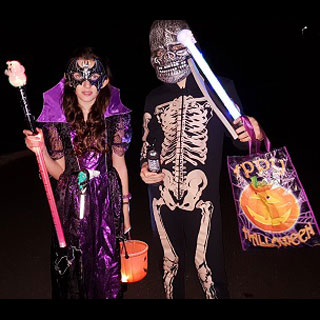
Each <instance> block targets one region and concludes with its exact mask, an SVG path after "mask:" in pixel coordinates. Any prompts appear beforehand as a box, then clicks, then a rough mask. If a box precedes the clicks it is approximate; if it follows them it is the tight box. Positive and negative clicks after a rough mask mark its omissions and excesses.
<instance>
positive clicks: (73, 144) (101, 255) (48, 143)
mask: <svg viewBox="0 0 320 320" xmlns="http://www.w3.org/2000/svg"><path fill="white" fill-rule="evenodd" d="M130 113H131V110H129V109H128V108H126V107H125V106H124V105H123V104H122V102H121V99H120V91H119V89H117V88H115V87H113V86H111V85H110V70H109V68H108V66H107V65H104V64H103V63H102V60H101V59H100V58H99V57H98V56H97V55H96V54H95V53H94V51H93V49H91V48H85V49H82V50H79V51H78V52H77V53H75V55H74V57H73V58H72V59H71V60H70V62H69V65H68V68H67V70H66V73H65V77H64V79H63V80H62V81H61V82H60V83H59V84H58V85H57V86H55V87H54V88H53V89H51V90H49V91H48V92H46V93H45V94H44V108H43V111H42V113H41V115H40V117H39V119H38V123H39V127H41V129H38V131H39V136H38V137H39V139H37V138H35V137H34V136H32V133H31V131H28V130H24V134H25V136H26V145H27V147H28V148H29V149H30V150H31V151H34V147H36V146H40V148H42V150H43V153H44V157H45V162H46V166H47V169H48V172H49V174H50V175H51V176H52V177H53V178H54V179H56V180H57V181H58V182H57V187H56V191H55V198H56V203H57V207H58V211H59V215H60V219H61V223H62V227H63V231H64V234H65V238H66V242H67V247H66V248H63V249H61V248H59V246H58V242H57V239H56V238H55V236H54V239H53V244H52V259H51V266H52V289H53V298H57V299H116V298H120V297H121V296H122V288H121V287H122V286H121V273H120V269H121V266H120V241H121V240H123V239H124V237H125V235H126V233H128V232H129V230H130V228H131V225H130V218H129V200H130V198H131V196H130V193H129V186H128V172H127V166H126V162H125V153H126V151H127V149H128V147H129V144H130V142H131V136H132V131H131V118H130Z"/></svg>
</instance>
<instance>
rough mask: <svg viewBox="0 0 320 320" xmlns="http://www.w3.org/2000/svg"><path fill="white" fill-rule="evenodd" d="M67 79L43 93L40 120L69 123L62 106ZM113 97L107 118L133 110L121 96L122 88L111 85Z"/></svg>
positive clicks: (106, 114) (107, 111)
mask: <svg viewBox="0 0 320 320" xmlns="http://www.w3.org/2000/svg"><path fill="white" fill-rule="evenodd" d="M64 84H65V79H62V80H61V81H60V82H59V83H58V84H57V85H56V86H55V87H53V88H52V89H50V90H49V91H47V92H45V93H44V94H43V101H44V103H43V109H42V112H41V115H40V116H39V118H38V120H37V121H38V122H51V123H53V122H55V123H56V122H60V123H67V119H66V117H65V115H64V111H63V108H62V95H63V90H64ZM110 89H111V99H110V103H109V105H108V107H107V110H106V113H105V115H104V116H105V118H109V117H112V116H115V115H124V114H128V113H130V112H131V110H130V109H128V108H127V107H125V106H124V105H123V104H122V102H121V98H120V90H119V89H118V88H115V87H112V86H110Z"/></svg>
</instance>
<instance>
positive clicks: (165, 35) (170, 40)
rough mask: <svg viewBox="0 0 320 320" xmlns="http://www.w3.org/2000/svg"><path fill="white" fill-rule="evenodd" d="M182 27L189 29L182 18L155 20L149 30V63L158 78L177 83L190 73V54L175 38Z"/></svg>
mask: <svg viewBox="0 0 320 320" xmlns="http://www.w3.org/2000/svg"><path fill="white" fill-rule="evenodd" d="M182 29H190V28H189V26H188V24H187V23H186V22H185V21H183V20H156V21H155V22H154V23H153V25H152V27H151V31H150V35H149V41H150V51H151V64H152V66H153V68H154V69H155V71H156V74H157V77H158V79H159V80H161V81H163V82H166V83H177V82H179V81H182V80H183V79H185V78H187V77H188V75H189V74H190V73H191V70H190V67H189V65H188V62H187V60H188V58H189V57H190V54H189V52H188V50H187V48H186V47H184V46H183V45H182V44H181V43H180V42H178V40H177V35H178V33H179V32H180V31H181V30H182Z"/></svg>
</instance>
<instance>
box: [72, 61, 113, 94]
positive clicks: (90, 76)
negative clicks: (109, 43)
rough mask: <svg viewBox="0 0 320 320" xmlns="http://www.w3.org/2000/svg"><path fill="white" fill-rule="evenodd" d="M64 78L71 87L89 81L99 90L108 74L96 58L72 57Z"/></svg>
mask: <svg viewBox="0 0 320 320" xmlns="http://www.w3.org/2000/svg"><path fill="white" fill-rule="evenodd" d="M66 78H67V81H68V84H69V85H70V86H71V87H72V88H77V86H81V85H82V84H83V82H85V81H89V82H90V84H91V85H92V86H96V88H97V89H98V91H100V90H101V88H102V86H103V83H104V81H105V80H106V79H107V78H108V76H107V74H106V71H105V69H104V67H103V65H102V63H101V61H99V60H98V59H95V60H82V59H72V60H71V61H70V63H69V66H68V68H67V72H66Z"/></svg>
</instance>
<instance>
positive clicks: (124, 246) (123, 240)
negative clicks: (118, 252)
mask: <svg viewBox="0 0 320 320" xmlns="http://www.w3.org/2000/svg"><path fill="white" fill-rule="evenodd" d="M127 234H128V239H129V240H131V233H130V231H129V232H128V233H127ZM120 240H121V241H122V244H123V248H124V254H125V256H124V257H125V258H126V260H128V259H129V255H128V251H127V248H126V244H125V242H126V240H125V238H124V237H121V239H120Z"/></svg>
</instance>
